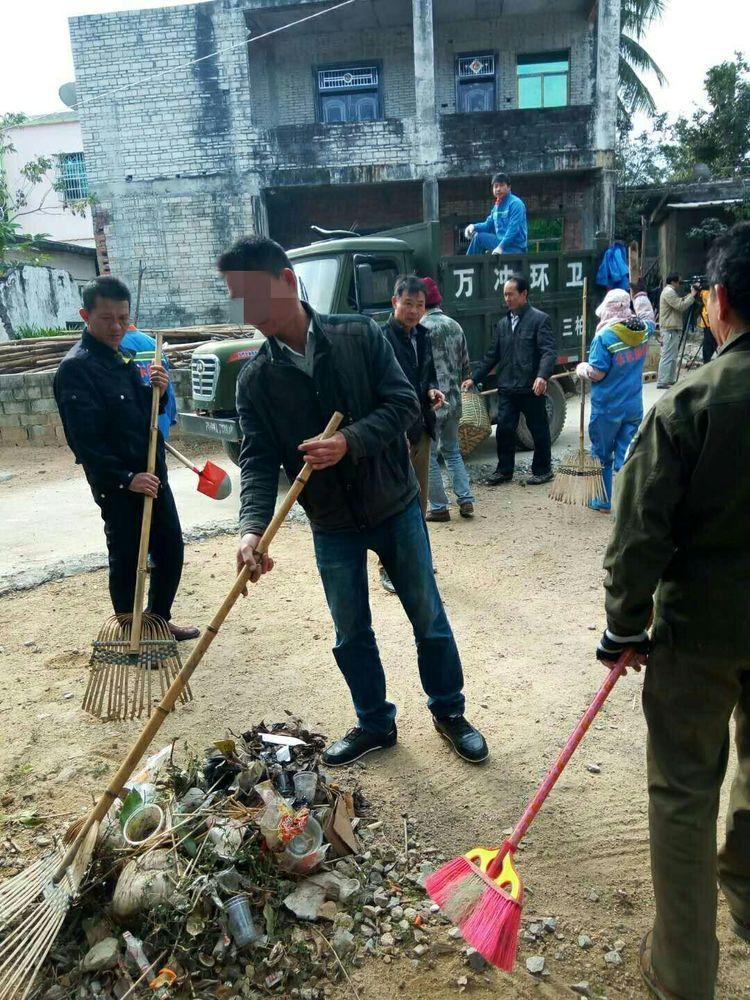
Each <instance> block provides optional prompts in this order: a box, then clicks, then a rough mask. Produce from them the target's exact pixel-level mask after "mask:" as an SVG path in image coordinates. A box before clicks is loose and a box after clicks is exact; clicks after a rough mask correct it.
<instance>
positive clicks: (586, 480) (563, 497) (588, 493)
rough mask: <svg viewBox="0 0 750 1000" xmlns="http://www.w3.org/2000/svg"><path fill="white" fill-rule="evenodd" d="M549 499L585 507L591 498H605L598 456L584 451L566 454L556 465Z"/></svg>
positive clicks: (603, 499) (602, 499)
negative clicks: (595, 456)
mask: <svg viewBox="0 0 750 1000" xmlns="http://www.w3.org/2000/svg"><path fill="white" fill-rule="evenodd" d="M549 497H550V500H558V501H559V502H560V503H568V504H580V505H581V506H584V507H587V506H588V505H589V503H590V502H591V501H592V500H601V501H602V502H604V501H605V500H606V499H607V494H606V491H605V489H604V479H603V477H602V466H601V462H600V461H599V459H598V458H594V456H593V455H589V454H587V453H586V452H584V451H580V450H579V451H576V452H574V453H572V454H570V455H568V456H567V457H566V458H565V459H564V461H563V462H562V463H561V464H560V465H559V466H558V468H557V472H556V473H555V478H554V480H553V481H552V485H551V486H550V490H549Z"/></svg>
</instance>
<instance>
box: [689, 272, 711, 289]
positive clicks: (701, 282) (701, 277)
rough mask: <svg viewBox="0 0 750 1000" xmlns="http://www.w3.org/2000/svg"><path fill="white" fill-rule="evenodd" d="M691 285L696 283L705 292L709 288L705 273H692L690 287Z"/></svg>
mask: <svg viewBox="0 0 750 1000" xmlns="http://www.w3.org/2000/svg"><path fill="white" fill-rule="evenodd" d="M693 285H698V287H699V288H700V289H701V290H702V291H704V292H707V291H708V288H709V285H708V278H707V277H706V275H705V274H694V275H693V277H692V278H691V279H690V286H691V287H692V286H693Z"/></svg>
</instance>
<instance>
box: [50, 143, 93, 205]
mask: <svg viewBox="0 0 750 1000" xmlns="http://www.w3.org/2000/svg"><path fill="white" fill-rule="evenodd" d="M57 163H58V181H59V182H60V184H61V185H62V195H63V198H64V200H65V201H83V199H84V198H88V196H89V182H88V178H87V177H86V163H85V161H84V158H83V153H61V154H60V155H59V156H58V158H57Z"/></svg>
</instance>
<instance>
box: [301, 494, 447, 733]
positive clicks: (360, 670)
mask: <svg viewBox="0 0 750 1000" xmlns="http://www.w3.org/2000/svg"><path fill="white" fill-rule="evenodd" d="M313 539H314V543H315V558H316V560H317V563H318V570H319V571H320V577H321V579H322V581H323V588H324V589H325V594H326V600H327V601H328V607H329V608H330V609H331V615H332V617H333V623H334V626H335V628H336V645H335V646H334V648H333V655H334V656H335V657H336V662H337V663H338V665H339V669H340V670H341V673H342V674H343V675H344V679H345V680H346V683H347V684H348V685H349V690H350V692H351V695H352V701H353V702H354V708H355V711H356V713H357V718H358V720H359V725H360V726H361V727H362V728H363V729H365V730H367V731H369V732H372V733H376V734H378V735H385V734H386V733H389V732H390V731H391V729H392V728H393V721H394V719H395V718H396V706H395V705H393V704H391V702H389V701H386V697H385V673H384V672H383V664H382V663H381V661H380V653H379V651H378V646H377V642H376V641H375V633H374V632H373V630H372V615H371V613H370V601H369V596H368V589H367V552H368V550H371V551H373V552H375V553H377V555H378V556H379V557H380V559H381V561H382V563H383V566H384V567H385V570H386V572H387V573H388V576H389V577H390V578H391V581H392V583H393V586H394V587H395V588H396V594H397V595H398V598H399V600H400V601H401V604H402V606H403V608H404V611H405V612H406V614H407V616H408V618H409V621H410V622H411V626H412V628H413V630H414V639H415V641H416V644H417V662H418V664H419V676H420V680H421V681H422V687H423V689H424V691H425V693H426V694H427V705H428V707H429V709H430V711H431V712H432V713H433V714H434V715H435V716H437V717H438V718H442V717H444V716H448V715H462V714H463V711H464V696H463V694H462V688H463V683H464V678H463V672H462V670H461V660H460V658H459V655H458V649H457V647H456V640H455V639H454V638H453V632H452V631H451V627H450V624H449V622H448V618H447V616H446V614H445V609H444V608H443V602H442V600H441V599H440V594H439V592H438V589H437V584H436V583H435V574H434V573H433V570H432V553H431V552H430V542H429V538H428V535H427V527H426V525H425V523H424V518H423V517H422V511H421V509H420V506H419V500H418V499H415V500H413V501H412V502H411V503H410V504H409V506H408V507H407V508H406V510H405V511H403V512H402V513H401V514H396V515H394V516H393V517H389V518H387V519H386V520H385V521H383V522H382V523H381V524H379V525H378V526H377V527H376V528H372V529H370V530H369V531H363V532H356V531H351V532H339V533H335V534H334V533H332V532H330V533H329V532H323V531H315V530H313Z"/></svg>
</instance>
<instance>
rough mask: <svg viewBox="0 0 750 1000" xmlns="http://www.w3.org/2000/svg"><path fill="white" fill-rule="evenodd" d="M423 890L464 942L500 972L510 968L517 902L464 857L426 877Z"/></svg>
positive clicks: (518, 923) (518, 920)
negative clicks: (453, 925)
mask: <svg viewBox="0 0 750 1000" xmlns="http://www.w3.org/2000/svg"><path fill="white" fill-rule="evenodd" d="M425 888H426V889H427V892H428V894H429V896H430V898H431V899H432V900H433V901H434V902H435V903H437V904H438V906H439V907H440V908H441V910H442V911H443V913H445V915H446V916H447V917H448V919H449V920H450V921H451V922H452V923H454V924H455V925H456V926H457V927H458V929H459V930H460V931H461V935H462V937H463V938H464V940H465V941H466V942H467V943H468V944H469V945H471V947H472V948H476V950H477V951H478V952H479V954H480V955H481V956H482V957H483V958H484V959H486V961H488V962H490V963H491V964H492V965H494V966H496V967H497V968H498V969H502V970H503V971H504V972H510V971H511V970H512V969H513V963H514V962H515V960H516V952H517V951H518V932H519V929H520V926H521V902H520V901H519V900H515V899H513V898H512V897H511V896H509V895H508V893H507V892H504V891H503V890H502V889H501V888H500V887H499V886H498V885H496V884H495V883H494V882H493V881H492V879H490V878H488V877H487V876H486V875H485V874H484V872H482V871H481V870H480V869H479V868H477V867H476V865H473V864H472V863H471V862H470V861H468V860H467V859H466V858H464V857H458V858H453V860H452V861H448V862H447V863H446V864H444V865H443V866H442V867H441V868H439V869H438V870H437V871H436V872H434V873H433V874H432V875H430V876H429V877H428V878H427V880H426V882H425Z"/></svg>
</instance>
